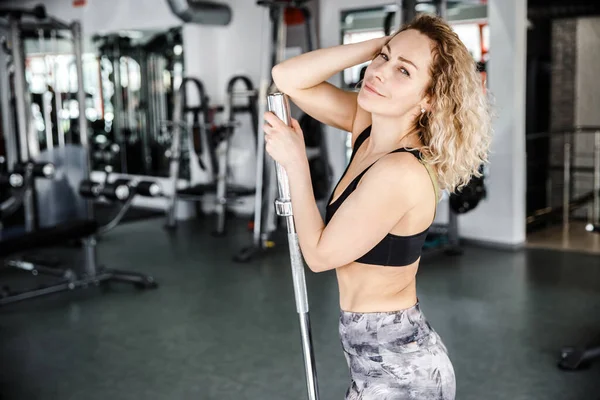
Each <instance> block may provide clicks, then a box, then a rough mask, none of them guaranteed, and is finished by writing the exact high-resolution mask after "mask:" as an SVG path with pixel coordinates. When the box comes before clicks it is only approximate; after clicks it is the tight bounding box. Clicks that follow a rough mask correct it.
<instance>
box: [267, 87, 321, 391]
mask: <svg viewBox="0 0 600 400" xmlns="http://www.w3.org/2000/svg"><path fill="white" fill-rule="evenodd" d="M267 101H268V105H269V110H270V111H272V112H273V113H274V114H275V115H277V116H278V117H279V118H280V119H281V120H282V121H284V122H285V123H286V124H287V125H289V124H290V118H291V115H290V105H289V103H288V101H287V98H286V96H285V95H284V94H282V93H274V94H270V95H269V97H268V100H267ZM275 168H276V171H277V186H278V190H279V198H278V199H277V200H276V201H275V208H276V210H277V215H279V216H281V217H285V219H286V222H287V230H288V242H289V248H290V262H291V265H292V278H293V282H294V296H295V298H296V310H297V312H298V316H299V319H300V333H301V338H302V352H303V354H304V367H305V373H306V387H307V390H308V398H309V399H310V400H317V399H318V398H319V388H318V384H317V369H316V365H315V357H314V352H313V346H312V336H311V330H310V317H309V309H308V295H307V291H306V278H305V276H304V262H303V260H302V253H301V252H300V245H299V244H298V235H297V233H296V227H295V225H294V213H293V210H292V200H291V196H290V184H289V180H288V176H287V173H286V172H285V170H284V169H283V168H282V167H281V165H279V164H278V163H275Z"/></svg>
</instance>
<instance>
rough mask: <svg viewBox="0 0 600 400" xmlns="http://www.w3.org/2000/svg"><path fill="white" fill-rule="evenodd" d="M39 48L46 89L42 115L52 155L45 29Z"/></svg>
mask: <svg viewBox="0 0 600 400" xmlns="http://www.w3.org/2000/svg"><path fill="white" fill-rule="evenodd" d="M38 46H39V49H38V51H39V52H40V54H41V55H42V57H44V74H45V79H44V84H45V86H46V87H45V88H44V91H43V93H42V114H43V115H44V131H45V133H46V150H47V151H48V153H52V150H53V149H54V139H53V137H52V129H53V128H52V114H51V111H52V104H51V100H52V93H51V92H50V90H49V89H48V87H49V86H50V77H49V75H50V68H49V65H48V49H46V46H45V44H44V30H43V29H38Z"/></svg>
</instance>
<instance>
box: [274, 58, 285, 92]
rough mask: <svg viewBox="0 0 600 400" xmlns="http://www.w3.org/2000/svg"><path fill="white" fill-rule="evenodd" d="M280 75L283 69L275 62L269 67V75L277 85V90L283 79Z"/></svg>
mask: <svg viewBox="0 0 600 400" xmlns="http://www.w3.org/2000/svg"><path fill="white" fill-rule="evenodd" d="M282 75H283V71H282V68H281V64H277V65H275V66H274V67H273V68H271V77H272V78H273V82H275V86H277V88H278V89H279V90H281V85H282V84H283V82H284V81H285V79H283V77H282Z"/></svg>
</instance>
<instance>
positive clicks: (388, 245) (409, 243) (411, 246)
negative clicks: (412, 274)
mask: <svg viewBox="0 0 600 400" xmlns="http://www.w3.org/2000/svg"><path fill="white" fill-rule="evenodd" d="M370 135H371V127H370V126H369V127H367V128H366V129H365V130H364V131H363V132H362V133H361V134H360V135H359V136H358V138H356V141H355V142H354V148H353V149H352V156H351V157H350V161H349V162H348V166H347V167H346V170H345V171H344V174H343V175H342V178H343V177H344V175H346V173H347V172H348V168H350V164H351V163H352V160H353V159H354V155H355V154H356V151H357V150H358V148H359V147H360V146H361V145H362V144H363V142H364V141H365V140H366V139H367V138H368V137H369V136H370ZM400 152H407V153H411V154H413V155H414V156H415V157H417V158H418V159H419V161H420V160H421V153H420V152H419V151H418V150H408V149H405V148H402V149H397V150H394V151H393V152H392V153H400ZM390 154H391V153H390ZM373 165H374V163H373V164H371V165H370V166H369V167H367V168H366V169H365V170H364V171H363V172H361V173H360V174H359V175H358V176H357V177H356V178H354V180H353V181H352V182H350V184H349V185H348V187H347V188H346V190H344V192H343V193H342V194H341V195H340V196H339V197H338V198H337V199H336V200H335V201H334V202H333V203H332V202H331V200H332V199H333V196H334V193H335V190H336V189H337V187H338V185H339V183H340V182H339V181H338V183H337V185H336V187H335V189H334V190H333V192H332V193H331V196H330V198H329V201H328V203H327V204H328V205H327V208H326V213H325V225H327V224H328V223H329V221H331V218H332V217H333V215H334V214H335V212H336V211H337V210H338V209H339V208H340V206H341V205H342V203H343V202H344V200H346V199H347V198H348V196H350V194H351V193H352V192H353V191H354V190H355V189H356V187H357V186H358V183H359V182H360V179H361V178H362V177H363V175H364V174H365V173H366V172H367V171H368V170H369V168H371V166H373ZM427 171H428V172H429V173H430V175H431V172H430V171H429V169H428V170H427ZM342 178H340V181H341V179H342ZM434 186H435V182H434ZM436 199H437V187H436ZM428 231H429V227H428V228H427V229H425V230H424V231H423V232H420V233H417V234H414V235H410V236H398V235H392V234H391V233H388V234H387V235H386V236H385V237H384V238H383V239H382V240H381V242H379V243H378V244H377V245H375V247H373V248H372V249H371V250H369V252H367V254H365V255H363V256H362V257H360V258H359V259H357V260H356V262H359V263H363V264H373V265H381V266H387V267H402V266H407V265H410V264H412V263H414V262H415V261H417V260H418V259H419V257H420V256H421V249H422V247H423V244H424V243H425V238H426V237H427V233H428Z"/></svg>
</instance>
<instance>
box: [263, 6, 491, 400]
mask: <svg viewBox="0 0 600 400" xmlns="http://www.w3.org/2000/svg"><path fill="white" fill-rule="evenodd" d="M368 60H372V62H371V63H370V65H369V67H368V68H367V70H366V71H365V76H364V81H363V84H362V87H361V89H360V91H359V92H358V93H354V92H345V91H342V90H340V89H338V88H336V87H334V86H333V85H331V84H329V83H327V82H326V80H327V79H328V78H330V77H331V76H333V75H334V74H337V73H339V72H340V71H342V70H344V69H345V68H348V67H350V66H353V65H357V64H360V63H363V62H365V61H368ZM272 74H273V78H274V80H275V84H276V85H277V87H278V88H279V90H281V91H282V92H284V93H286V94H287V95H288V96H289V97H290V98H291V99H292V101H293V102H294V103H296V104H297V105H298V106H299V107H300V108H301V109H303V110H304V111H305V112H306V113H308V114H310V115H311V116H313V117H314V118H316V119H317V120H319V121H321V122H323V123H325V124H328V125H331V126H333V127H336V128H339V129H342V130H344V131H348V132H351V133H352V143H353V153H352V157H351V159H350V162H349V164H348V167H347V168H346V171H345V172H344V174H343V176H342V178H341V179H340V181H339V182H338V185H337V186H336V188H335V189H334V191H333V193H332V196H331V199H330V202H329V204H328V206H327V213H326V214H327V215H326V218H325V222H324V221H323V219H322V218H321V215H320V214H319V211H318V208H317V205H316V202H315V199H314V196H313V191H312V186H311V178H310V173H309V167H308V161H307V158H306V152H305V147H304V141H303V136H302V132H301V130H300V127H299V125H298V122H297V121H295V120H293V121H292V127H287V126H286V125H285V124H283V123H282V122H281V121H280V120H279V119H278V118H277V117H276V116H275V115H273V114H272V113H266V114H265V120H266V122H267V123H266V124H265V141H266V150H267V152H268V153H269V154H270V155H271V156H272V157H273V159H275V160H276V161H277V162H279V163H280V164H281V165H282V166H283V167H284V168H285V170H286V171H287V174H288V177H289V182H290V192H291V200H292V207H293V209H294V220H295V224H296V230H297V233H298V240H299V243H300V247H301V250H302V254H303V256H304V258H305V261H306V263H307V264H308V266H309V267H310V268H311V270H312V271H314V272H322V271H327V270H331V269H335V270H336V273H337V278H338V284H339V292H340V307H341V315H340V325H339V328H340V337H341V342H342V347H343V350H344V354H345V357H346V360H347V361H348V366H349V369H350V374H351V378H352V382H351V385H350V387H349V389H348V391H347V393H346V399H378V400H382V399H428V400H431V399H443V400H449V399H454V398H455V391H456V389H455V388H456V384H455V375H454V370H453V367H452V363H451V361H450V359H449V357H448V354H447V349H446V347H445V345H444V344H443V342H442V340H441V339H440V337H439V335H438V334H437V333H436V332H435V331H434V330H433V329H432V327H431V326H430V324H429V323H428V322H427V320H426V318H425V317H424V315H423V313H422V311H421V309H420V307H419V302H418V298H417V293H416V283H415V277H416V273H417V268H418V266H419V260H420V256H421V248H422V245H423V242H424V240H425V237H426V235H427V232H428V229H429V227H430V226H431V224H432V223H433V220H434V218H435V210H436V205H437V202H438V200H439V199H440V190H448V191H450V192H452V191H455V190H459V189H460V188H461V187H462V186H464V185H465V184H466V183H467V182H468V181H469V179H470V178H471V176H474V175H478V174H479V167H480V165H481V164H482V163H485V162H486V161H487V152H488V147H489V140H490V131H491V128H490V127H491V123H490V117H489V113H488V107H487V102H486V99H485V95H484V93H483V88H482V87H481V80H480V78H479V76H478V73H477V71H476V67H475V62H474V60H473V59H472V57H471V55H470V54H469V52H468V50H467V49H466V48H465V46H464V45H463V43H462V42H461V41H460V39H459V38H458V36H457V35H456V34H455V33H453V31H452V29H451V28H450V27H449V26H448V24H447V23H446V22H444V21H443V20H442V19H439V18H437V17H433V16H421V17H418V18H417V19H415V21H413V22H412V23H411V24H409V25H407V26H406V27H404V28H403V29H402V30H401V31H399V32H398V33H397V34H395V35H394V36H393V37H391V38H390V37H385V38H381V39H374V40H369V41H365V42H362V43H357V44H350V45H342V46H336V47H331V48H327V49H320V50H316V51H313V52H310V53H306V54H303V55H300V56H298V57H295V58H292V59H289V60H287V61H285V62H282V63H281V64H279V65H277V66H275V67H274V68H273V70H272Z"/></svg>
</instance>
